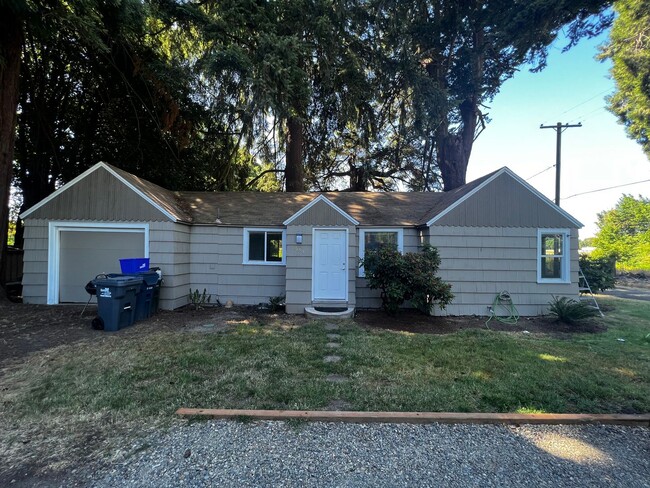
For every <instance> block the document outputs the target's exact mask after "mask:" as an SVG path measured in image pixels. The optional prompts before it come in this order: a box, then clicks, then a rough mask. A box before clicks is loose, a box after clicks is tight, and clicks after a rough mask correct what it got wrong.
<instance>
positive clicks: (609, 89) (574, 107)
mask: <svg viewBox="0 0 650 488" xmlns="http://www.w3.org/2000/svg"><path fill="white" fill-rule="evenodd" d="M611 90H612V89H611V88H607V89H606V90H603V91H601V92H600V93H596V94H595V95H594V96H592V97H589V98H588V99H586V100H584V101H582V102H580V103H579V104H577V105H574V106H573V107H571V108H569V109H567V110H565V111H564V112H562V113H561V114H560V115H558V116H557V117H552V118H554V119H557V118H559V117H561V116H563V115H564V114H567V113H569V112H571V111H572V110H575V109H576V108H578V107H582V106H583V105H584V104H585V103H587V102H591V101H592V100H593V99H594V98H596V97H599V96H601V95H603V94H605V93H607V92H608V91H611Z"/></svg>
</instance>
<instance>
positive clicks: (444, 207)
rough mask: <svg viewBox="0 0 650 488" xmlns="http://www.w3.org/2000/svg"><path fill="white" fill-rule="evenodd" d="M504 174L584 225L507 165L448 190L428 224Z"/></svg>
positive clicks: (544, 201)
mask: <svg viewBox="0 0 650 488" xmlns="http://www.w3.org/2000/svg"><path fill="white" fill-rule="evenodd" d="M504 174H505V175H508V176H510V177H511V178H512V179H514V180H515V181H516V182H517V183H519V184H520V185H521V186H522V187H524V188H525V189H526V190H527V191H529V192H530V193H532V194H533V195H534V196H535V197H536V198H537V199H539V200H540V201H541V202H542V203H543V204H545V205H547V206H549V207H550V208H551V209H552V210H553V211H555V212H557V213H559V214H560V215H561V216H562V217H564V218H565V219H566V220H568V221H569V223H571V224H573V225H575V226H576V227H583V225H582V223H580V221H578V220H577V219H575V218H574V217H573V216H572V215H571V214H569V213H568V212H567V211H565V210H564V209H562V208H561V207H558V206H557V205H555V203H553V202H552V201H551V200H550V199H548V198H547V197H546V196H544V195H543V194H542V193H540V192H539V191H538V190H536V189H535V188H534V187H533V186H531V185H530V184H528V183H527V182H526V181H525V180H524V179H522V178H521V177H519V176H518V175H517V174H516V173H514V172H513V171H512V170H511V169H510V168H508V167H506V166H504V167H503V168H501V169H499V170H497V171H494V172H492V173H490V174H487V175H485V176H483V177H481V178H479V179H477V180H474V181H472V182H470V183H467V184H466V185H463V186H461V187H459V188H456V189H455V190H452V191H451V192H447V194H449V197H450V198H449V199H448V200H443V201H442V202H440V204H439V206H438V207H437V208H434V209H432V213H431V217H430V218H429V219H428V220H427V223H426V224H427V226H431V225H433V224H434V223H436V222H438V221H439V220H440V219H442V218H443V217H444V216H445V215H447V214H449V213H450V212H452V211H453V210H454V209H455V208H456V207H459V206H460V205H462V204H463V202H465V201H466V200H468V199H469V198H470V197H471V196H472V195H475V194H477V193H478V192H480V191H481V190H482V189H483V188H485V187H486V186H488V185H489V184H490V183H492V182H493V181H495V180H496V179H497V178H499V177H500V176H502V175H504Z"/></svg>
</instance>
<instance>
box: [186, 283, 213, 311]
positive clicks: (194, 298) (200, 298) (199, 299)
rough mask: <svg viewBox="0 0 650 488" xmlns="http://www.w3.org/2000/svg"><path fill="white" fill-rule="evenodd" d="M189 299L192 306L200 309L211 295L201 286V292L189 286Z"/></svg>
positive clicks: (208, 301) (208, 300)
mask: <svg viewBox="0 0 650 488" xmlns="http://www.w3.org/2000/svg"><path fill="white" fill-rule="evenodd" d="M189 299H190V303H191V304H192V305H194V308H195V309H196V310H200V309H201V308H203V305H206V304H208V303H210V300H211V299H212V295H210V294H209V293H208V291H207V290H206V289H205V288H203V293H201V292H199V289H198V288H197V289H196V290H194V291H192V288H190V294H189Z"/></svg>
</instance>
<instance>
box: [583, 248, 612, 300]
mask: <svg viewBox="0 0 650 488" xmlns="http://www.w3.org/2000/svg"><path fill="white" fill-rule="evenodd" d="M580 268H581V269H582V272H583V273H584V275H585V278H587V281H588V282H589V286H590V287H591V290H592V291H594V292H596V291H605V290H608V289H610V288H614V283H615V281H616V261H615V259H614V258H613V257H603V258H593V257H591V256H588V255H586V254H582V255H580ZM583 286H584V285H583V283H580V287H583Z"/></svg>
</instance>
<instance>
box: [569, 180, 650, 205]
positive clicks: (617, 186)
mask: <svg viewBox="0 0 650 488" xmlns="http://www.w3.org/2000/svg"><path fill="white" fill-rule="evenodd" d="M649 181H650V179H648V180H641V181H634V182H632V183H625V184H623V185H616V186H608V187H607V188H599V189H598V190H590V191H584V192H582V193H576V194H574V195H569V196H568V197H566V198H563V199H562V200H568V199H569V198H573V197H577V196H580V195H586V194H587V193H596V192H599V191H605V190H612V189H614V188H622V187H624V186H632V185H638V184H639V183H647V182H649Z"/></svg>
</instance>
